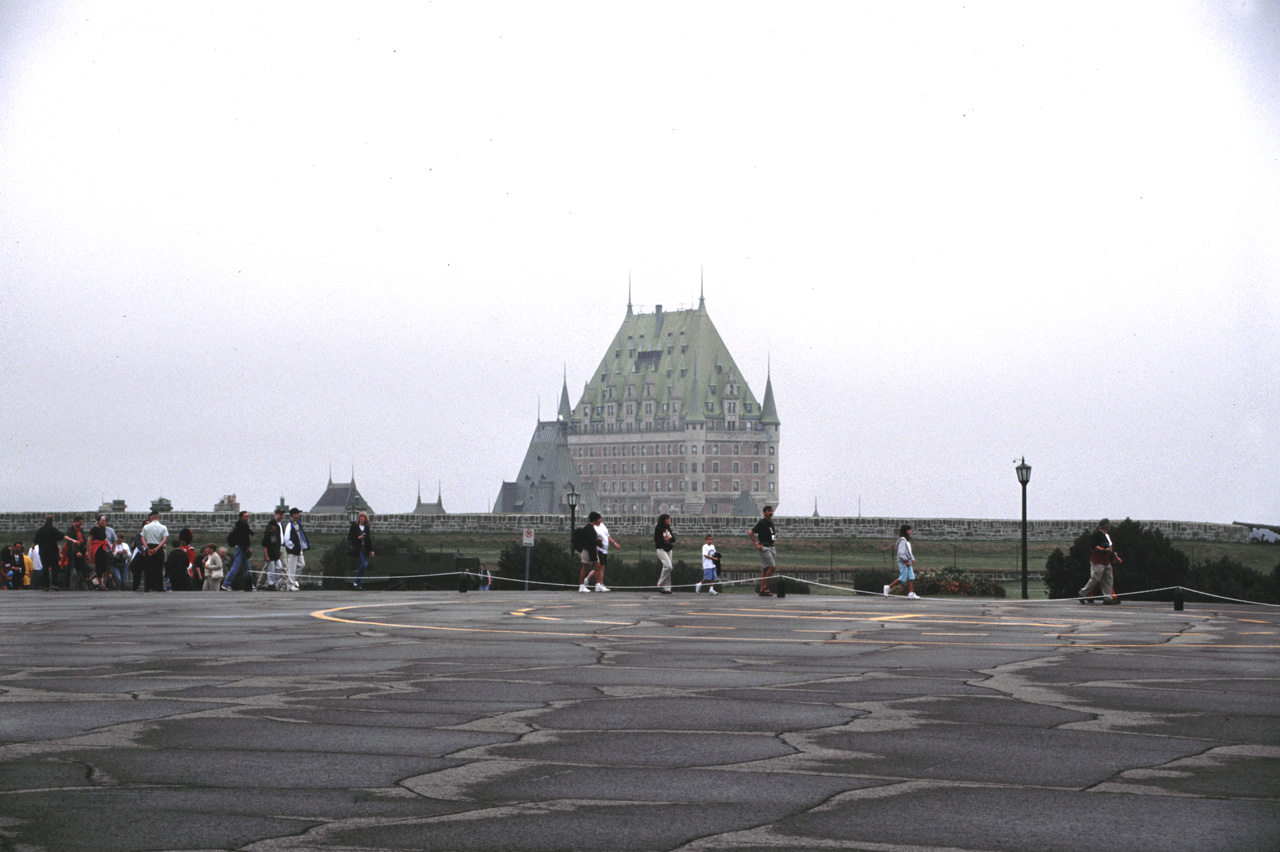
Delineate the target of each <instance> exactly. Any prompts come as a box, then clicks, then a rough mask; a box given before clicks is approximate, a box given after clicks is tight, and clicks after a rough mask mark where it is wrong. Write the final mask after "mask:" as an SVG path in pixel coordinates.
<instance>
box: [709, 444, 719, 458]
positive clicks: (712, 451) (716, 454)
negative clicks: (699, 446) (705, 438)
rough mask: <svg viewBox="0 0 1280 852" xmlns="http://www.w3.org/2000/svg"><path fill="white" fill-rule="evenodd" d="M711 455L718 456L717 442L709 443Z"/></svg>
mask: <svg viewBox="0 0 1280 852" xmlns="http://www.w3.org/2000/svg"><path fill="white" fill-rule="evenodd" d="M711 455H713V456H718V455H720V445H719V444H712V445H711Z"/></svg>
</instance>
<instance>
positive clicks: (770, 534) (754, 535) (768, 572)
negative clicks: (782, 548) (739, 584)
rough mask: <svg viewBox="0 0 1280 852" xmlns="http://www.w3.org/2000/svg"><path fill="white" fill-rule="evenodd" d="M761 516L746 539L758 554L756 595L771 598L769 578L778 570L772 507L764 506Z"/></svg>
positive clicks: (776, 541)
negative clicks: (749, 540) (758, 580)
mask: <svg viewBox="0 0 1280 852" xmlns="http://www.w3.org/2000/svg"><path fill="white" fill-rule="evenodd" d="M761 514H762V515H764V517H762V518H761V519H760V520H759V521H757V522H756V525H755V526H754V527H752V528H751V531H750V532H748V533H747V538H749V539H751V543H752V544H754V545H755V546H756V550H758V551H759V552H760V588H758V589H757V590H756V594H758V595H760V596H761V597H765V598H771V597H773V592H772V591H771V590H770V589H769V578H770V577H772V576H773V572H775V571H777V570H778V531H777V530H776V529H775V528H774V526H773V507H772V506H765V507H764V509H762V510H761Z"/></svg>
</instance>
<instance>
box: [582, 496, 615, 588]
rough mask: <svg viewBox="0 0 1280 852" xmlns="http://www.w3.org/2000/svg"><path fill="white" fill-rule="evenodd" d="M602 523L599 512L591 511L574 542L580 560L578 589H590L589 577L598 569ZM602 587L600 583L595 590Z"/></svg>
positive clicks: (602, 519)
mask: <svg viewBox="0 0 1280 852" xmlns="http://www.w3.org/2000/svg"><path fill="white" fill-rule="evenodd" d="M603 523H604V518H602V517H600V513H599V512H592V513H591V514H590V515H587V525H586V526H585V527H583V528H582V529H581V530H580V531H579V533H578V537H579V541H578V542H577V543H576V544H575V546H576V547H577V548H578V556H579V558H580V559H581V560H582V568H581V569H580V570H579V571H578V591H579V592H590V591H591V578H592V576H593V575H595V573H596V572H597V571H599V570H600V533H599V530H600V525H601V524H603ZM600 589H604V591H606V592H607V591H609V590H608V589H605V588H604V584H603V583H601V584H600V585H599V586H598V587H597V591H599V590H600Z"/></svg>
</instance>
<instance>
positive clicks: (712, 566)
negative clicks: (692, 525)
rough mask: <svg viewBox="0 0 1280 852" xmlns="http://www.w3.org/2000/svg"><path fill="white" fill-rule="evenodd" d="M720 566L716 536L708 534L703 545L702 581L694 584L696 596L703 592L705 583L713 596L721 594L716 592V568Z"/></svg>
mask: <svg viewBox="0 0 1280 852" xmlns="http://www.w3.org/2000/svg"><path fill="white" fill-rule="evenodd" d="M719 565H720V554H719V553H717V552H716V540H715V536H713V535H712V534H711V533H707V538H706V543H705V544H703V545H702V579H701V580H700V581H698V582H697V583H695V584H694V586H693V593H694V594H695V595H696V594H697V593H698V592H700V591H702V586H703V584H704V583H705V584H706V586H707V590H708V591H709V592H711V594H713V595H715V594H719V592H717V591H716V586H715V582H716V568H718V567H719Z"/></svg>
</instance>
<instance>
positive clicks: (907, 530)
mask: <svg viewBox="0 0 1280 852" xmlns="http://www.w3.org/2000/svg"><path fill="white" fill-rule="evenodd" d="M915 564H916V557H915V554H914V553H912V552H911V524H903V525H902V527H901V528H899V530H898V579H896V580H894V581H893V582H892V583H890V584H889V585H887V586H885V587H884V596H885V597H886V598H887V597H889V595H890V594H892V593H893V587H894V586H896V585H898V584H899V583H905V584H906V586H907V597H909V598H911V600H913V601H918V600H920V596H919V595H917V594H916V572H915V569H914V568H913V566H914V565H915Z"/></svg>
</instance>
